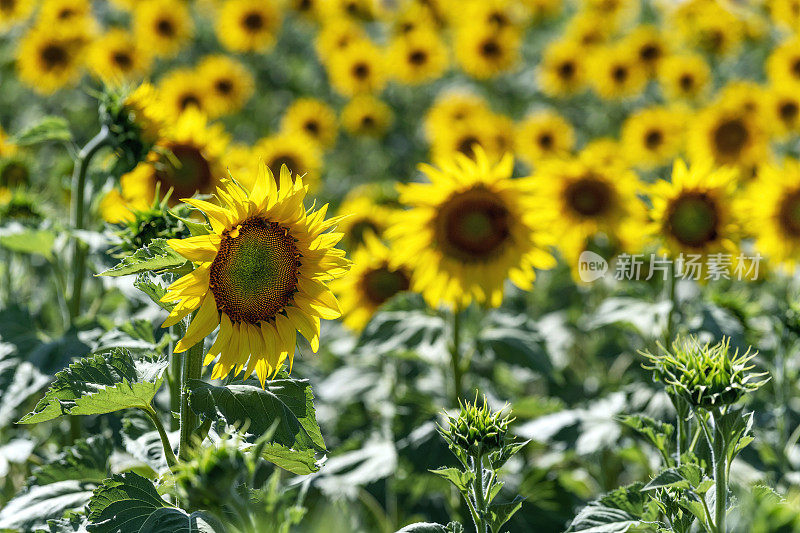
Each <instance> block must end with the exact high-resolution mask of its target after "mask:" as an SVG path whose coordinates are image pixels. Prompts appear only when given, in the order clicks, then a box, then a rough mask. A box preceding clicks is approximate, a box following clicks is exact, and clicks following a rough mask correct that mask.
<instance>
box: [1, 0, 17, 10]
mask: <svg viewBox="0 0 800 533" xmlns="http://www.w3.org/2000/svg"><path fill="white" fill-rule="evenodd" d="M16 5H17V2H16V0H0V11H11V10H12V9H14V6H16Z"/></svg>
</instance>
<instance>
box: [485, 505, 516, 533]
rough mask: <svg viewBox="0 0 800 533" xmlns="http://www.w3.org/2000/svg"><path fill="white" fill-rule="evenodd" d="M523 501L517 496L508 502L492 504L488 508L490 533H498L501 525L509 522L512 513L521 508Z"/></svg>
mask: <svg viewBox="0 0 800 533" xmlns="http://www.w3.org/2000/svg"><path fill="white" fill-rule="evenodd" d="M524 500H525V498H523V497H522V496H517V497H516V498H514V499H513V500H512V501H510V502H506V503H493V504H492V505H490V506H489V527H491V528H492V533H497V532H498V531H500V528H501V527H503V524H505V523H506V522H508V521H509V520H511V517H512V516H514V513H516V512H517V511H519V510H520V508H521V507H522V502H523V501H524Z"/></svg>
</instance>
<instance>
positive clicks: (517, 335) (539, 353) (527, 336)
mask: <svg viewBox="0 0 800 533" xmlns="http://www.w3.org/2000/svg"><path fill="white" fill-rule="evenodd" d="M478 342H479V343H480V345H481V347H482V351H486V352H488V353H492V354H494V357H496V358H497V359H498V360H500V361H503V362H506V363H508V364H512V365H516V366H521V367H524V368H529V369H531V370H534V371H536V372H539V373H541V374H545V375H547V374H550V373H551V372H552V370H553V365H552V363H551V362H550V358H549V357H548V356H547V350H545V348H544V346H543V345H542V342H543V341H542V340H541V339H540V338H538V337H537V336H536V335H535V334H534V333H532V332H527V331H522V330H520V329H514V328H491V329H488V330H485V331H483V332H482V333H481V335H480V338H479V339H478Z"/></svg>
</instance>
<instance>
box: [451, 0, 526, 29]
mask: <svg viewBox="0 0 800 533" xmlns="http://www.w3.org/2000/svg"><path fill="white" fill-rule="evenodd" d="M525 14H526V13H525V10H524V9H521V6H520V5H518V4H517V2H512V1H510V0H484V1H481V2H465V3H464V4H463V5H460V6H459V9H454V10H453V17H452V19H453V20H452V22H453V24H454V25H459V26H473V25H479V26H482V27H485V28H490V29H493V30H502V29H505V28H509V27H516V28H518V29H520V28H521V26H522V24H523V22H524V16H525Z"/></svg>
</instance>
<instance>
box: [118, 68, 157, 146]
mask: <svg viewBox="0 0 800 533" xmlns="http://www.w3.org/2000/svg"><path fill="white" fill-rule="evenodd" d="M123 105H124V106H125V109H126V110H127V111H128V113H130V114H131V119H132V121H133V122H134V123H135V124H136V125H137V126H139V130H140V131H141V135H142V139H143V140H144V141H145V142H146V143H149V144H154V143H155V142H156V141H157V140H158V139H160V138H161V137H162V136H163V135H164V131H165V129H166V127H167V126H166V122H167V117H165V116H164V114H163V110H162V108H161V105H160V104H159V102H158V91H157V90H156V88H155V87H153V86H152V85H151V84H150V83H142V84H141V85H139V86H138V87H136V88H135V89H132V90H131V91H130V92H129V93H128V95H127V96H126V97H125V100H124V102H123Z"/></svg>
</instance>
